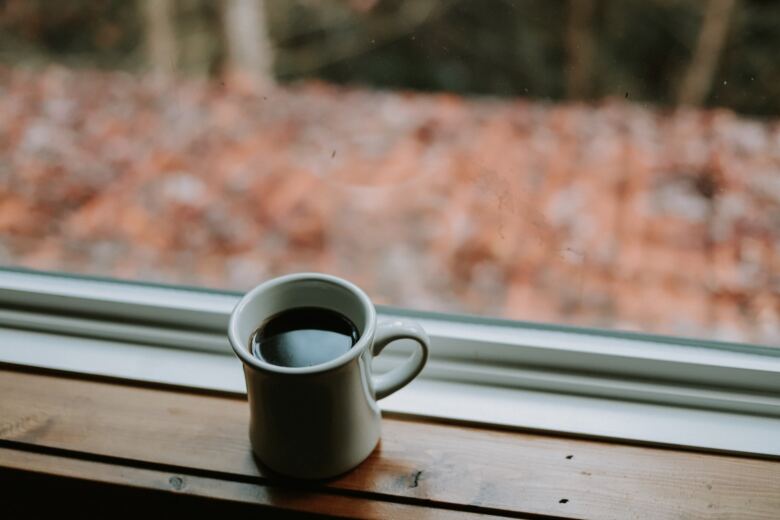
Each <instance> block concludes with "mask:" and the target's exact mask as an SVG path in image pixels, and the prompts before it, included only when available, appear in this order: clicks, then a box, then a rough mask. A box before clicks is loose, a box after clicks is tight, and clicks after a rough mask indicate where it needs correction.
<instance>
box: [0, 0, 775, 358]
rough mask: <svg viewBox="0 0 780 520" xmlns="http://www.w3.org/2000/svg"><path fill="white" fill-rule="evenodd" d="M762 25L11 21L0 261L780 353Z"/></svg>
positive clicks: (14, 5)
mask: <svg viewBox="0 0 780 520" xmlns="http://www.w3.org/2000/svg"><path fill="white" fill-rule="evenodd" d="M778 24H780V3H777V2H768V1H759V0H742V1H737V0H707V1H699V0H649V1H639V0H576V1H575V0H570V1H559V2H547V1H543V0H538V1H531V0H528V1H520V0H518V1H511V0H489V1H484V2H468V1H464V0H460V1H457V0H449V1H448V0H341V1H335V0H330V1H321V0H318V1H313V0H296V1H290V0H264V1H263V0H225V1H223V2H212V1H210V0H134V1H125V0H111V1H109V0H106V1H101V2H96V1H92V0H70V1H68V2H50V1H48V0H5V1H4V2H2V3H0V262H2V263H3V264H5V265H13V266H24V267H29V268H35V269H45V270H58V271H67V272H75V273H85V274H97V275H108V276H114V277H120V278H126V279H132V280H148V281H158V282H167V283H168V282H169V283H186V284H195V285H202V286H208V287H217V288H231V289H247V288H249V287H251V286H253V285H255V284H256V283H258V282H259V281H262V280H263V279H266V278H268V277H271V276H275V275H279V274H283V273H288V272H293V271H301V270H315V271H324V272H328V273H333V274H336V275H340V276H344V277H346V278H348V279H350V280H353V281H354V282H356V283H357V284H358V285H360V286H362V287H363V288H365V289H366V290H367V292H369V294H370V295H371V296H372V297H373V298H375V299H376V301H377V302H380V303H386V304H393V305H399V306H404V307H409V308H418V309H425V310H440V311H451V312H465V313H473V314H480V315H489V316H500V317H507V318H512V319H522V320H532V321H542V322H553V323H565V324H573V325H586V326H596V327H608V328H616V329H626V330H639V331H648V332H653V333H663V334H674V335H682V336H692V337H700V338H709V339H718V340H728V341H740V342H751V343H760V344H768V345H776V344H780V124H778V121H780V120H778V113H780V67H778V66H777V57H778V53H780V32H778V31H777V30H776V29H777V27H778Z"/></svg>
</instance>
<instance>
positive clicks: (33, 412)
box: [0, 367, 780, 519]
mask: <svg viewBox="0 0 780 520" xmlns="http://www.w3.org/2000/svg"><path fill="white" fill-rule="evenodd" d="M183 369H185V367H183ZM247 420H248V409H247V405H246V402H244V401H242V400H238V399H230V398H225V397H210V396H203V395H193V394H188V393H183V392H176V391H166V390H160V389H152V388H139V387H133V386H122V385H118V384H109V383H106V382H95V381H84V380H79V379H69V378H64V377H56V376H51V375H41V374H30V373H22V372H15V371H9V370H5V371H0V439H8V440H12V441H15V442H17V443H22V444H25V445H30V446H39V447H52V448H59V449H65V450H74V451H77V452H85V453H93V454H98V455H102V456H110V457H118V458H122V459H127V460H129V461H145V462H150V463H155V464H165V465H168V466H171V467H177V468H185V469H190V470H191V471H192V472H194V473H198V472H199V471H209V472H220V473H222V474H225V475H235V476H236V477H260V478H261V479H262V480H261V482H263V483H267V482H273V479H271V478H269V476H268V475H264V474H263V473H262V470H260V469H259V468H258V466H257V465H256V463H255V461H254V460H253V459H252V457H251V455H250V451H249V441H248V438H247ZM702 434H703V435H706V432H702ZM0 464H2V462H1V461H0ZM320 485H321V486H322V487H323V488H328V489H333V490H342V491H352V492H356V493H368V494H370V496H372V497H386V498H387V499H398V500H405V501H410V500H411V501H414V500H417V501H419V502H418V503H421V504H422V503H431V505H436V504H438V505H442V506H457V505H461V506H469V507H478V508H489V510H491V511H493V512H514V513H522V514H535V515H548V516H553V517H576V518H599V519H606V518H616V519H622V518H712V517H726V518H731V517H739V518H777V513H778V511H780V462H777V461H767V460H757V459H750V458H742V457H731V456H725V455H712V454H702V453H690V452H680V451H672V450H668V449H657V448H650V447H637V446H625V445H619V444H612V443H606V442H598V441H587V440H577V439H570V438H557V437H553V436H543V435H536V434H527V433H517V432H507V431H491V430H486V429H480V428H472V427H464V426H454V425H444V424H433V423H425V422H413V421H405V420H398V419H385V420H384V421H383V437H382V442H381V444H380V446H379V448H378V449H377V450H376V451H375V452H374V453H373V454H372V455H371V456H370V457H369V459H368V460H367V461H366V462H365V463H364V464H362V465H361V466H360V467H358V468H357V469H355V470H354V471H352V472H350V473H348V474H346V475H344V476H342V477H340V478H338V479H335V480H332V481H328V482H324V483H322V484H320Z"/></svg>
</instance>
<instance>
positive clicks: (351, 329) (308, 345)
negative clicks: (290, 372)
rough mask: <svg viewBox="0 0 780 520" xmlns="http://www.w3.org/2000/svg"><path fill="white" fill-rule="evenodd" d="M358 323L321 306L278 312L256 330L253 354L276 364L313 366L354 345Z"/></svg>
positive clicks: (253, 337)
mask: <svg viewBox="0 0 780 520" xmlns="http://www.w3.org/2000/svg"><path fill="white" fill-rule="evenodd" d="M357 340H358V331H357V327H355V325H354V324H353V323H352V321H350V320H349V318H347V317H346V316H344V315H343V314H341V313H338V312H336V311H333V310H330V309H323V308H321V307H298V308H295V309H289V310H286V311H282V312H280V313H278V314H275V315H273V316H271V317H270V318H268V319H267V320H265V322H264V323H263V324H262V325H261V326H260V327H259V328H258V329H257V330H256V331H255V333H254V334H253V335H252V339H251V347H252V354H253V355H254V356H255V357H257V358H259V359H262V360H263V361H266V362H268V363H271V364H273V365H278V366H282V367H309V366H314V365H319V364H322V363H327V362H328V361H330V360H332V359H335V358H337V357H339V356H341V355H342V354H344V353H346V352H347V351H349V349H351V348H352V347H353V346H354V345H355V343H357Z"/></svg>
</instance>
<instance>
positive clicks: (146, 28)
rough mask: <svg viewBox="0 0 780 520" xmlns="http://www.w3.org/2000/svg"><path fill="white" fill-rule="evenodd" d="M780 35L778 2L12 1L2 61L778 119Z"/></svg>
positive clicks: (0, 25) (0, 40) (0, 37)
mask: <svg viewBox="0 0 780 520" xmlns="http://www.w3.org/2000/svg"><path fill="white" fill-rule="evenodd" d="M777 27H780V2H776V1H773V0H555V1H549V0H486V1H476V0H323V1H309V0H296V1H291V0H265V1H263V0H222V1H220V2H215V1H211V0H136V1H133V2H131V1H124V0H104V1H94V0H69V1H67V2H50V1H48V0H5V1H0V61H2V62H3V63H6V64H9V63H10V64H13V65H15V66H40V65H44V64H47V63H51V62H58V63H62V64H65V65H69V66H76V67H99V68H110V69H127V70H144V69H149V68H151V69H155V70H158V71H160V72H163V73H175V74H187V75H200V76H203V75H208V76H220V75H222V74H224V73H225V72H226V71H228V70H230V69H231V67H238V68H243V69H254V71H255V72H256V73H257V74H260V75H268V76H272V77H273V79H274V80H276V81H282V82H285V81H293V80H297V79H301V78H310V77H318V78H322V79H326V80H329V81H334V82H339V83H358V84H367V85H372V86H377V87H383V88H405V89H419V90H428V91H440V90H445V91H452V92H458V93H463V94H490V95H499V96H517V95H519V96H530V97H534V98H546V99H552V100H568V99H585V100H595V99H601V98H603V97H605V96H620V97H629V98H630V99H632V100H635V101H642V102H650V103H657V104H662V105H677V104H690V105H705V106H725V107H730V108H732V109H734V110H737V111H739V112H743V113H748V114H755V115H776V114H779V113H780V67H779V66H778V65H777V64H778V54H780V52H779V51H780V31H777V30H776V29H777ZM257 49H259V50H257ZM271 70H273V72H272V73H271V72H270V71H271Z"/></svg>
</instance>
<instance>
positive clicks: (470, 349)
mask: <svg viewBox="0 0 780 520" xmlns="http://www.w3.org/2000/svg"><path fill="white" fill-rule="evenodd" d="M239 297H240V294H239V293H235V292H228V291H212V290H204V289H199V288H185V287H173V286H163V285H154V284H147V283H136V282H126V281H119V280H111V279H98V278H90V277H81V276H73V275H65V274H58V273H43V272H35V271H27V270H22V269H0V363H6V364H13V365H26V366H34V367H40V368H45V369H52V370H60V371H68V372H79V373H88V374H96V375H102V376H111V377H117V378H122V379H129V380H138V381H146V382H154V383H160V384H171V385H178V386H186V387H193V388H201V389H209V390H217V391H222V392H231V393H244V392H245V389H244V381H243V375H242V373H241V368H240V363H239V362H238V360H237V359H236V358H235V356H234V355H233V353H232V351H231V349H230V347H229V345H228V343H227V339H226V335H225V330H226V328H227V321H228V317H229V314H230V311H231V310H232V308H233V306H234V305H235V303H236V302H237V300H238V298H239ZM378 312H379V318H380V320H381V319H391V318H393V317H399V316H402V317H408V318H413V319H415V320H417V321H419V322H420V323H421V324H422V325H423V327H424V328H425V329H426V330H427V331H428V333H429V335H430V336H431V356H430V360H429V363H428V366H427V367H426V368H425V370H424V371H423V372H422V374H421V375H420V377H419V378H418V379H417V380H415V381H414V382H413V383H412V384H410V385H409V386H408V387H407V388H405V389H403V390H401V391H399V392H398V393H396V394H394V395H393V396H390V397H389V398H387V399H384V400H382V401H380V405H381V407H382V409H383V410H385V411H387V412H393V413H400V414H410V415H415V416H424V417H429V418H437V419H445V420H457V421H465V422H471V423H479V424H490V425H500V426H505V427H513V428H522V429H530V430H539V431H551V432H558V433H564V434H570V435H583V436H589V437H600V438H609V439H620V440H627V441H632V442H647V443H653V444H663V445H674V446H685V447H690V448H696V449H704V450H716V451H726V452H733V453H749V454H761V455H765V456H771V457H778V456H780V348H778V349H775V348H772V347H760V346H755V345H744V344H736V343H724V342H714V341H703V340H694V339H683V338H673V337H664V336H653V335H647V334H637V333H627V332H618V331H605V330H596V329H582V328H573V327H563V326H556V325H544V324H536V323H526V322H517V321H508V320H498V319H487V318H479V317H467V316H456V315H449V314H438V313H430V312H420V311H412V310H406V309H397V308H392V307H383V306H379V307H378ZM409 347H410V346H409V345H403V344H400V345H398V346H397V347H396V348H394V349H393V351H392V352H390V353H388V354H383V355H382V356H380V357H379V358H377V360H376V364H375V368H376V369H377V370H378V371H382V370H386V369H387V368H388V367H390V366H392V365H393V364H395V363H398V362H400V358H401V356H404V355H406V354H407V353H408V349H409Z"/></svg>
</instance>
